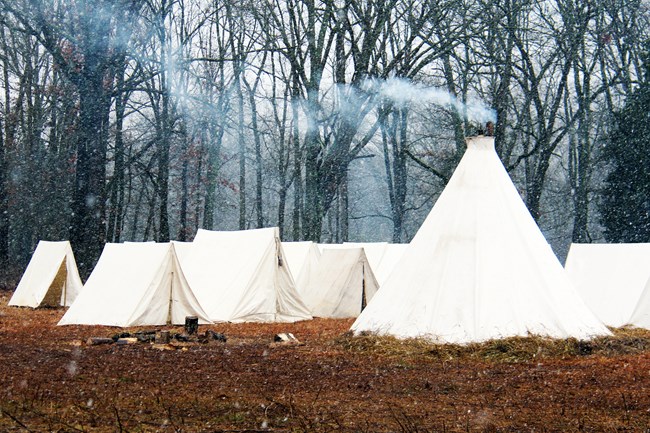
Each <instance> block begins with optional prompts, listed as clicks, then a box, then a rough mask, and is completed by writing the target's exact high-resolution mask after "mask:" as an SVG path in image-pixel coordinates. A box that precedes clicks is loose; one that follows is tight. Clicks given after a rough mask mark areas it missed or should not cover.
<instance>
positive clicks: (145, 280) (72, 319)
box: [59, 242, 210, 327]
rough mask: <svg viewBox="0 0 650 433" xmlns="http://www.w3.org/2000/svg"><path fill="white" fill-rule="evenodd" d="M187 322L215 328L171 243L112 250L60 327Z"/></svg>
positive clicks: (104, 255)
mask: <svg viewBox="0 0 650 433" xmlns="http://www.w3.org/2000/svg"><path fill="white" fill-rule="evenodd" d="M186 316H197V317H198V318H199V321H200V322H202V323H208V322H210V320H209V318H208V316H207V314H206V313H205V312H204V311H203V309H202V308H201V306H200V305H199V303H198V301H197V299H196V297H195V296H194V294H193V293H192V290H191V289H190V287H189V285H188V284H187V281H186V280H185V276H184V275H183V272H182V271H181V269H180V267H179V264H178V258H177V256H176V251H175V248H174V245H173V244H171V243H160V244H158V243H153V242H142V243H136V242H129V243H124V244H106V245H105V246H104V250H103V251H102V255H101V257H100V258H99V261H98V262H97V265H96V266H95V269H94V270H93V272H92V273H91V274H90V277H89V278H88V281H87V282H86V284H85V285H84V290H83V291H82V292H81V294H80V295H79V296H78V297H77V300H76V301H75V302H74V304H72V306H71V307H70V309H69V310H68V311H67V313H66V314H65V315H64V316H63V318H61V320H60V321H59V325H106V326H121V327H127V326H143V325H164V324H167V323H173V324H182V323H184V322H185V317H186Z"/></svg>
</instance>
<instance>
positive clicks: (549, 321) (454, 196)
mask: <svg viewBox="0 0 650 433" xmlns="http://www.w3.org/2000/svg"><path fill="white" fill-rule="evenodd" d="M352 330H353V331H354V332H355V333H359V332H362V331H370V332H374V333H378V334H390V335H394V336H397V337H400V338H409V337H421V338H427V339H430V340H433V341H437V342H445V343H461V344H463V343H470V342H480V341H486V340H490V339H498V338H504V337H511V336H526V335H529V334H537V335H543V336H550V337H557V338H566V337H576V338H590V337H593V336H596V335H607V334H609V331H608V329H607V328H606V327H605V326H604V325H603V324H602V323H601V322H600V321H599V320H598V319H597V318H596V317H595V316H594V315H593V314H592V313H591V312H590V311H589V310H588V309H587V307H586V306H585V304H584V302H583V301H582V300H581V299H580V297H579V296H578V294H577V292H576V290H575V289H574V288H573V286H572V285H571V283H570V281H569V280H568V278H567V276H566V274H565V273H564V270H563V268H562V266H561V264H560V263H559V261H558V260H557V258H556V256H555V254H554V253H553V251H552V249H551V247H550V245H549V244H548V243H547V242H546V239H545V238H544V236H543V235H542V233H541V231H540V230H539V228H538V227H537V224H536V223H535V221H534V220H533V218H532V217H531V215H530V213H529V212H528V210H527V208H526V206H525V204H524V203H523V201H522V200H521V197H520V196H519V193H518V191H517V189H516V188H515V186H514V185H513V183H512V181H511V179H510V177H509V176H508V173H507V172H506V170H505V168H504V167H503V164H502V163H501V161H500V160H499V157H498V156H497V154H496V152H495V150H494V139H493V138H491V137H476V138H474V139H471V140H468V143H467V151H466V152H465V155H464V156H463V158H462V160H461V161H460V163H459V165H458V167H457V168H456V170H455V171H454V173H453V175H452V177H451V179H450V180H449V183H448V184H447V186H446V187H445V189H444V191H443V192H442V194H441V195H440V197H439V198H438V200H437V202H436V203H435V205H434V207H433V209H432V210H431V212H430V213H429V215H428V216H427V218H426V219H425V221H424V223H423V224H422V226H421V227H420V229H419V230H418V232H417V234H416V235H415V237H414V238H413V240H412V242H411V243H410V245H409V247H408V248H407V249H406V251H405V252H404V255H403V256H402V258H401V260H400V261H399V263H398V264H397V265H396V267H395V269H393V271H392V273H391V274H390V276H389V277H388V279H387V281H386V282H385V283H384V284H383V285H382V287H381V289H380V290H379V291H378V292H377V294H376V295H375V297H374V298H373V299H372V301H371V302H370V303H369V305H368V307H367V308H366V309H365V310H364V311H363V312H362V313H361V315H360V316H359V317H358V319H357V320H356V321H355V322H354V324H353V325H352Z"/></svg>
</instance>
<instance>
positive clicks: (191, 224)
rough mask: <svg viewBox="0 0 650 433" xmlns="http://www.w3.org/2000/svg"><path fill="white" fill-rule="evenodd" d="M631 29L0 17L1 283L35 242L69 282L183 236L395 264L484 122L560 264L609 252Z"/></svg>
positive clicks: (416, 8) (461, 11) (416, 1)
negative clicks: (252, 237)
mask: <svg viewBox="0 0 650 433" xmlns="http://www.w3.org/2000/svg"><path fill="white" fill-rule="evenodd" d="M649 7H650V6H649V3H648V1H647V0H522V1H513V0H496V1H493V0H435V1H433V0H431V1H429V0H364V1H357V0H283V1H281V0H257V1H249V0H239V1H222V0H213V1H207V0H206V1H203V0H194V1H189V0H0V71H1V77H0V93H1V96H2V97H1V98H0V269H2V272H3V273H4V275H3V276H2V279H0V281H2V282H3V283H4V284H5V285H6V286H7V287H13V286H11V285H12V284H13V283H14V282H15V281H17V278H18V277H19V276H20V273H21V272H22V270H23V269H24V266H25V264H26V263H27V261H28V259H29V257H30V255H31V252H32V251H33V249H34V247H35V245H36V243H37V241H38V240H39V239H48V240H58V239H70V240H71V242H72V244H73V247H74V249H75V254H76V256H77V260H78V262H79V265H80V268H81V269H82V270H83V272H85V273H87V272H88V271H89V270H90V269H92V266H93V265H94V262H95V260H96V259H97V258H98V256H99V253H100V252H101V248H102V247H103V244H104V243H105V242H121V241H143V240H156V241H167V240H170V239H176V240H191V239H192V237H193V235H194V233H195V232H196V230H197V228H206V229H213V230H231V229H247V228H256V227H268V226H278V227H279V228H280V231H281V236H282V238H283V240H314V241H321V242H342V241H347V240H350V241H379V240H382V241H392V242H408V241H409V240H410V238H411V237H412V236H413V235H414V233H415V231H416V230H417V229H418V227H419V226H420V224H421V222H422V220H423V219H424V217H425V216H426V215H427V213H428V211H429V210H430V209H431V206H432V205H433V203H434V202H435V199H436V197H437V195H438V194H439V193H440V191H441V190H442V188H443V187H444V185H445V183H446V181H447V180H448V178H449V176H450V175H451V173H452V171H453V169H454V167H455V166H456V164H457V162H458V161H459V160H460V157H461V156H462V154H463V152H464V149H465V141H464V140H465V137H466V136H469V135H473V134H476V133H477V130H478V129H479V128H480V125H482V124H483V123H484V122H485V121H487V120H492V121H496V130H495V135H496V147H497V151H498V153H499V156H500V157H501V159H502V161H503V163H504V165H505V166H506V168H507V169H508V171H509V172H510V175H511V177H512V178H513V180H514V182H515V184H516V185H517V187H518V189H519V191H520V193H521V196H522V197H523V199H524V200H525V202H526V204H527V206H528V208H529V210H530V212H531V214H532V215H533V216H534V217H535V219H536V220H537V221H538V224H539V225H540V227H541V228H542V230H543V232H544V234H545V235H546V236H547V239H548V240H549V242H550V243H551V244H552V246H553V247H554V249H555V252H556V253H557V254H558V255H559V256H560V258H562V256H563V254H565V252H566V249H567V247H568V245H569V243H570V242H592V241H594V242H595V241H604V240H611V239H606V234H607V231H606V230H604V228H603V223H602V221H603V218H602V216H603V210H602V207H601V202H602V197H603V191H604V190H605V189H606V186H607V176H608V174H609V172H610V168H611V167H612V162H611V156H608V153H607V152H606V151H605V150H606V149H607V148H608V146H610V142H611V137H612V131H613V130H614V129H616V128H617V122H616V115H615V113H618V112H620V111H621V110H623V109H624V107H625V106H626V104H628V101H629V100H630V98H631V96H632V95H634V94H635V93H636V92H638V91H639V89H641V88H643V87H644V85H647V80H648V79H649V78H650V77H649V75H650V74H648V73H647V70H648V69H650V62H648V60H647V54H648V47H649V45H648V40H649V37H650V22H649V20H650V10H649ZM644 83H645V84H644ZM645 112H647V108H646V109H645ZM646 118H647V116H646ZM646 122H647V119H646ZM618 128H619V129H620V126H618ZM646 161H647V160H646ZM640 163H641V164H645V163H644V162H641V161H640ZM638 171H639V173H641V172H644V171H648V167H647V166H645V167H644V166H643V165H642V166H641V167H638ZM646 200H647V197H646ZM645 241H646V242H648V240H647V239H646V240H645Z"/></svg>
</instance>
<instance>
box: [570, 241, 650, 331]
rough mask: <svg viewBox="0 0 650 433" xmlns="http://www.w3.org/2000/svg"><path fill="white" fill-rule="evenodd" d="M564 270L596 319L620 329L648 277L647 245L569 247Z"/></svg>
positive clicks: (648, 248)
mask: <svg viewBox="0 0 650 433" xmlns="http://www.w3.org/2000/svg"><path fill="white" fill-rule="evenodd" d="M564 268H565V269H566V272H567V275H568V276H569V280H571V282H572V283H573V285H574V286H575V288H576V290H577V291H578V294H579V295H580V296H581V297H582V299H583V300H584V301H585V304H587V307H589V308H590V309H591V311H593V313H594V314H595V315H596V317H598V318H599V319H600V320H602V321H603V323H604V324H605V325H607V326H613V327H619V326H623V325H625V324H627V323H628V320H629V319H630V315H631V314H632V311H633V310H634V308H635V307H636V306H637V304H638V303H639V297H640V296H641V293H642V292H643V288H644V287H645V284H646V281H647V280H648V277H650V243H636V244H627V243H621V244H571V248H569V254H568V255H567V259H566V264H565V265H564Z"/></svg>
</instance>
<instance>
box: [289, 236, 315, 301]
mask: <svg viewBox="0 0 650 433" xmlns="http://www.w3.org/2000/svg"><path fill="white" fill-rule="evenodd" d="M282 251H283V252H284V257H285V261H286V262H287V266H289V270H290V271H291V275H292V276H293V280H294V282H295V283H296V287H297V288H299V287H302V286H303V285H304V284H305V283H306V280H307V278H309V274H310V273H311V272H312V269H315V268H316V266H318V260H319V259H320V250H319V249H318V247H317V246H316V243H315V242H312V241H302V242H282ZM298 292H300V290H298Z"/></svg>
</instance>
